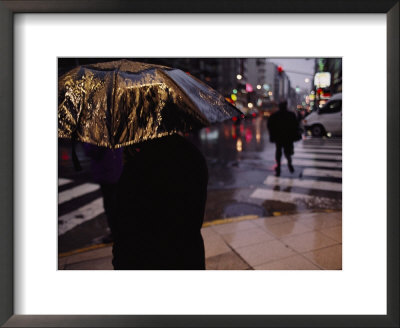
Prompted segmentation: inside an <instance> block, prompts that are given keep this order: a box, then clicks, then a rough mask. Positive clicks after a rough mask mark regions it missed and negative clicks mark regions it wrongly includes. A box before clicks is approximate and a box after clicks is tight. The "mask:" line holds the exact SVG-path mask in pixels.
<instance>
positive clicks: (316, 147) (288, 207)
mask: <svg viewBox="0 0 400 328" xmlns="http://www.w3.org/2000/svg"><path fill="white" fill-rule="evenodd" d="M236 123H237V122H236ZM188 138H190V139H191V140H192V142H193V143H195V144H196V145H197V146H198V148H199V149H200V150H201V151H202V152H203V154H204V156H205V157H206V160H207V164H208V170H209V182H208V195H207V203H206V212H205V218H204V220H205V222H209V221H214V220H220V219H228V218H232V217H241V216H244V217H246V216H259V217H261V216H272V215H274V216H279V215H283V214H288V213H299V212H300V213H301V212H304V211H315V210H328V211H330V210H341V206H342V140H341V139H340V138H330V139H304V140H301V141H299V142H297V143H295V155H294V158H293V165H294V167H295V172H294V173H293V174H291V173H290V172H289V170H288V169H287V166H286V165H285V160H283V161H282V164H283V165H282V171H281V176H280V177H275V176H274V166H275V160H274V152H275V149H274V144H271V143H270V142H269V140H268V134H267V131H266V120H265V119H263V118H262V117H254V118H246V119H244V120H242V121H241V122H240V123H239V124H235V123H234V122H232V121H227V122H224V123H222V124H219V125H216V126H212V127H209V128H204V129H202V130H200V131H199V132H198V133H196V134H193V135H191V136H188ZM77 152H78V157H79V158H80V161H81V165H82V167H83V170H82V171H79V172H76V171H75V170H74V169H73V166H72V161H71V158H70V145H69V144H68V143H65V142H62V141H60V142H59V206H58V210H59V215H58V222H59V244H58V251H59V253H62V252H67V251H70V250H73V249H77V248H81V247H86V246H90V245H93V244H98V243H101V242H102V238H103V237H104V235H106V234H107V224H106V218H105V215H104V212H103V206H102V198H101V193H100V189H99V186H98V185H96V184H94V183H92V182H91V181H90V169H89V161H88V159H87V158H86V157H85V155H84V153H83V152H82V150H81V149H80V148H79V147H78V148H77Z"/></svg>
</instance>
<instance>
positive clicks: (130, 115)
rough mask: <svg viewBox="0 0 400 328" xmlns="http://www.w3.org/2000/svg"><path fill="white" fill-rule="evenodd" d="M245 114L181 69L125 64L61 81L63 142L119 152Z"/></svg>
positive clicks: (97, 67)
mask: <svg viewBox="0 0 400 328" xmlns="http://www.w3.org/2000/svg"><path fill="white" fill-rule="evenodd" d="M239 114H241V113H240V112H239V111H238V109H236V108H235V107H234V106H232V105H231V104H230V103H228V102H227V101H226V100H225V98H224V97H223V96H222V95H220V94H219V93H218V92H217V91H215V90H214V89H212V88H210V87H209V86H207V85H206V84H204V83H203V82H201V81H199V80H198V79H196V78H194V77H193V76H191V75H188V74H186V73H184V72H183V71H181V70H179V69H173V68H169V67H166V66H159V65H151V64H145V63H139V62H133V61H129V60H120V61H113V62H107V63H99V64H93V65H87V66H79V67H77V68H75V69H73V70H71V71H69V72H68V73H66V74H64V75H63V76H61V77H60V78H59V81H58V137H60V138H73V139H75V140H78V141H83V142H88V143H91V144H95V145H98V146H105V147H110V148H118V147H122V146H127V145H131V144H134V143H138V142H141V141H145V140H147V139H153V138H157V137H161V136H165V135H168V134H173V133H176V132H178V131H181V132H187V131H190V130H193V129H198V128H201V127H203V126H208V125H210V124H212V123H215V122H221V121H224V120H226V119H228V118H230V117H233V116H236V115H239Z"/></svg>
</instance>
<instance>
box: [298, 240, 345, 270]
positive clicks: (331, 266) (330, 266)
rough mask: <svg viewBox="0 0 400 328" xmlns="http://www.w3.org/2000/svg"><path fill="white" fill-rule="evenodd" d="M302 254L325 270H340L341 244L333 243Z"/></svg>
mask: <svg viewBox="0 0 400 328" xmlns="http://www.w3.org/2000/svg"><path fill="white" fill-rule="evenodd" d="M302 255H304V256H305V257H306V258H308V259H310V260H311V261H312V262H313V263H315V264H317V265H318V266H320V267H321V268H323V269H325V270H342V245H334V246H331V247H327V248H323V249H318V250H315V251H312V252H308V253H304V254H302Z"/></svg>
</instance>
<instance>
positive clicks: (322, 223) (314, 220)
mask: <svg viewBox="0 0 400 328" xmlns="http://www.w3.org/2000/svg"><path fill="white" fill-rule="evenodd" d="M295 220H296V222H300V223H302V224H305V225H307V226H309V227H311V228H313V229H315V230H321V229H326V228H332V227H337V226H341V225H342V220H341V219H340V218H339V216H338V214H337V213H314V214H311V215H307V216H306V215H305V216H298V217H297V218H296V219H295Z"/></svg>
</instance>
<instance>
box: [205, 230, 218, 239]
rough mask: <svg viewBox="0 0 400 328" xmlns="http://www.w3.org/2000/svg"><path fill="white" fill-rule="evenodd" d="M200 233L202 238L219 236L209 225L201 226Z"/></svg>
mask: <svg viewBox="0 0 400 328" xmlns="http://www.w3.org/2000/svg"><path fill="white" fill-rule="evenodd" d="M201 235H202V236H203V239H207V238H211V237H217V236H219V234H218V233H217V232H216V231H215V230H213V228H211V227H206V228H201Z"/></svg>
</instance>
